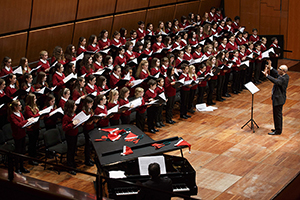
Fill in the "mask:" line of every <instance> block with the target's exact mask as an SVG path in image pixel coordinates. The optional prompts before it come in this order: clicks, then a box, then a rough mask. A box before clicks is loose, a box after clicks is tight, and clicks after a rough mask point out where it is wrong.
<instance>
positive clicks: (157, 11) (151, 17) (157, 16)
mask: <svg viewBox="0 0 300 200" xmlns="http://www.w3.org/2000/svg"><path fill="white" fill-rule="evenodd" d="M174 12H175V5H173V6H165V7H160V8H154V9H149V10H148V12H147V18H146V22H145V23H146V24H147V23H153V26H154V30H156V28H157V27H158V22H159V21H161V20H163V22H164V23H166V22H167V21H172V20H173V18H174Z"/></svg>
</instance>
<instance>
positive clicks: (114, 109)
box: [107, 105, 119, 116]
mask: <svg viewBox="0 0 300 200" xmlns="http://www.w3.org/2000/svg"><path fill="white" fill-rule="evenodd" d="M118 111H119V105H116V106H114V107H112V108H111V109H109V110H108V111H107V116H108V115H110V114H112V113H117V112H118Z"/></svg>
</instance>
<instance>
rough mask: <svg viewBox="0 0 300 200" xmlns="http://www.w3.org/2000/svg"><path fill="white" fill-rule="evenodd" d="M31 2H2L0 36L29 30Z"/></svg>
mask: <svg viewBox="0 0 300 200" xmlns="http://www.w3.org/2000/svg"><path fill="white" fill-rule="evenodd" d="M30 12H31V0H15V1H14V2H13V3H12V1H11V0H2V1H1V6H0V19H1V22H0V24H1V25H0V27H1V28H0V34H3V33H9V32H13V31H20V30H24V29H28V28H29V22H30Z"/></svg>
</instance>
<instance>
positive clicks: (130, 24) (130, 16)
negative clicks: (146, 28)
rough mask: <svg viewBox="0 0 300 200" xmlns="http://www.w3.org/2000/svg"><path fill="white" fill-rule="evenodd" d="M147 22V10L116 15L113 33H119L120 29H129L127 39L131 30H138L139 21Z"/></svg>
mask: <svg viewBox="0 0 300 200" xmlns="http://www.w3.org/2000/svg"><path fill="white" fill-rule="evenodd" d="M140 20H142V21H145V20H146V10H141V11H137V12H132V13H126V14H120V15H115V17H114V23H113V27H112V32H114V31H116V30H117V31H119V30H120V28H122V27H124V28H126V29H127V32H128V33H127V37H129V36H130V34H129V32H130V30H132V29H134V30H136V29H137V28H138V24H137V23H138V21H140Z"/></svg>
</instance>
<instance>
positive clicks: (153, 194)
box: [137, 163, 173, 200]
mask: <svg viewBox="0 0 300 200" xmlns="http://www.w3.org/2000/svg"><path fill="white" fill-rule="evenodd" d="M148 172H149V175H150V177H151V179H150V180H148V181H146V182H145V183H143V185H144V186H147V187H152V188H156V189H159V190H162V191H169V192H172V191H173V188H172V180H171V179H170V178H168V177H160V167H159V164H157V163H151V164H150V165H149V166H148ZM137 199H149V200H150V199H152V200H153V199H155V200H169V199H171V195H169V194H167V193H161V192H158V191H155V190H147V189H144V188H142V189H141V190H140V192H139V194H138V197H137Z"/></svg>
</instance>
